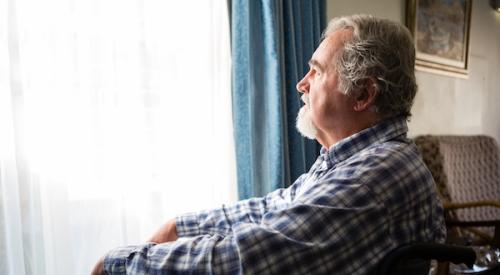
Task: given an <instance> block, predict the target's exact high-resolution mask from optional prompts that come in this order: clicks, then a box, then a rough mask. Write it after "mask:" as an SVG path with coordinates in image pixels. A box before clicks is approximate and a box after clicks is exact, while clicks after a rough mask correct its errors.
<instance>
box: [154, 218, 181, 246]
mask: <svg viewBox="0 0 500 275" xmlns="http://www.w3.org/2000/svg"><path fill="white" fill-rule="evenodd" d="M177 238H178V237H177V228H176V226H175V219H171V220H169V221H168V222H167V223H165V224H164V225H163V226H162V227H160V229H159V230H158V231H157V232H156V233H155V234H154V235H153V237H151V239H149V240H148V242H152V243H166V242H173V241H176V240H177Z"/></svg>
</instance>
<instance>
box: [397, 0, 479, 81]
mask: <svg viewBox="0 0 500 275" xmlns="http://www.w3.org/2000/svg"><path fill="white" fill-rule="evenodd" d="M471 2H472V0H409V1H408V2H407V7H406V9H407V16H406V21H407V22H406V24H407V26H408V28H409V29H410V31H411V33H412V34H413V38H414V41H415V50H416V62H415V63H416V68H417V69H418V70H422V71H428V72H432V73H438V74H444V75H449V76H455V77H461V78H467V76H468V69H469V68H468V66H469V32H470V16H471V8H472V3H471Z"/></svg>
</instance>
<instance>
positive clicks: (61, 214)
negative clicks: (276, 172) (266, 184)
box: [0, 0, 236, 275]
mask: <svg viewBox="0 0 500 275" xmlns="http://www.w3.org/2000/svg"><path fill="white" fill-rule="evenodd" d="M233 154H234V150H233V138H232V122H231V93H230V45H229V26H228V15H227V7H226V1H225V0H213V1H207V0H200V1H160V0H154V1H145V0H106V1H102V0H45V1H39V0H0V207H1V211H0V274H16V275H19V274H50V275H52V274H89V272H90V270H91V268H92V266H93V264H94V263H95V261H96V260H97V259H98V257H99V256H101V255H102V254H103V253H105V252H106V251H108V250H109V249H111V248H113V247H116V246H120V245H124V244H137V243H142V242H144V241H145V240H146V239H147V238H148V237H149V236H150V235H151V234H152V233H153V232H154V231H155V229H157V227H159V226H160V225H161V224H162V223H164V222H165V221H166V220H167V219H169V218H172V217H174V216H175V215H176V214H182V213H184V212H187V211H194V210H199V209H204V208H211V207H216V206H219V205H220V204H221V203H225V202H230V201H234V200H235V199H236V186H235V184H236V180H235V164H234V155H233Z"/></svg>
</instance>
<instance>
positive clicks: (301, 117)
mask: <svg viewBox="0 0 500 275" xmlns="http://www.w3.org/2000/svg"><path fill="white" fill-rule="evenodd" d="M310 111H311V110H310V109H309V106H307V105H304V106H303V107H302V108H300V111H299V114H298V115H297V124H296V127H297V130H299V133H300V134H301V135H302V136H304V137H306V138H308V139H316V134H317V133H318V129H317V128H316V126H314V123H313V122H312V120H311V114H310Z"/></svg>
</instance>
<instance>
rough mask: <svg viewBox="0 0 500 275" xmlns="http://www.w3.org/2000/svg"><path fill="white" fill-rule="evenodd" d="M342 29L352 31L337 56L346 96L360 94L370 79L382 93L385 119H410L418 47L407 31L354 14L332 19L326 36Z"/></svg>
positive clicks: (379, 105)
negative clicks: (416, 47)
mask: <svg viewBox="0 0 500 275" xmlns="http://www.w3.org/2000/svg"><path fill="white" fill-rule="evenodd" d="M341 29H352V30H353V36H352V38H351V39H349V40H348V41H345V44H344V48H343V50H342V51H341V52H340V53H339V54H337V55H336V56H335V57H334V65H335V66H336V68H337V70H338V73H339V85H340V89H341V91H343V92H344V93H345V94H347V95H351V94H352V93H355V92H358V91H361V90H362V89H364V88H366V85H367V84H368V83H371V82H368V81H367V80H368V79H370V78H371V79H373V80H374V82H375V83H374V85H375V88H376V89H377V90H378V92H379V94H378V97H377V98H376V100H375V110H376V111H377V113H378V114H379V115H380V116H381V117H382V118H387V117H395V116H404V117H405V118H407V119H408V118H409V117H410V116H411V112H410V110H411V106H412V104H413V99H414V97H415V94H416V92H417V84H416V81H415V69H414V68H415V46H414V44H413V39H412V37H411V34H410V32H409V31H408V29H407V28H406V27H404V26H403V25H401V24H399V23H396V22H392V21H389V20H386V19H379V18H375V17H373V16H370V15H352V16H344V17H337V18H334V19H332V20H331V21H330V23H329V24H328V27H327V28H326V30H325V32H324V34H323V37H327V36H329V35H331V34H333V33H334V32H335V31H337V30H341Z"/></svg>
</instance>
